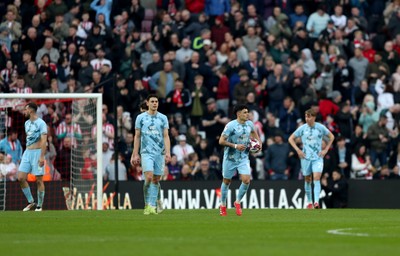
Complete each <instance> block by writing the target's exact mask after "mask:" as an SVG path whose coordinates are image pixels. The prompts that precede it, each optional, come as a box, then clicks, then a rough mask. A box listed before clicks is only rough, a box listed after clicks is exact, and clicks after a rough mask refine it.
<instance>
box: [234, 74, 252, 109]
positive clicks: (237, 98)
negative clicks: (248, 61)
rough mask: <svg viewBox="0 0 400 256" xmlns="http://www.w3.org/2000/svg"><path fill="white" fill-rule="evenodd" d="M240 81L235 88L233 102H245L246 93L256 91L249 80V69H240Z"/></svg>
mask: <svg viewBox="0 0 400 256" xmlns="http://www.w3.org/2000/svg"><path fill="white" fill-rule="evenodd" d="M239 77H240V82H239V83H238V84H236V85H235V88H234V89H233V98H234V101H233V104H245V103H246V95H247V94H248V93H250V92H252V93H256V91H255V89H254V87H253V86H251V84H250V81H249V75H248V71H247V70H246V69H242V70H240V71H239Z"/></svg>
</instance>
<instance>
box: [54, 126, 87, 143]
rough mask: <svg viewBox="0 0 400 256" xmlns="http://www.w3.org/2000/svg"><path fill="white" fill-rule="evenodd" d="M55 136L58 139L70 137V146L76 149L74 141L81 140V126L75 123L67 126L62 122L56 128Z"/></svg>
mask: <svg viewBox="0 0 400 256" xmlns="http://www.w3.org/2000/svg"><path fill="white" fill-rule="evenodd" d="M56 135H57V138H58V139H64V138H65V137H70V138H71V144H72V146H73V147H76V146H77V145H78V143H77V141H76V139H77V138H82V130H81V126H80V125H79V124H77V123H75V124H67V123H65V121H63V122H62V123H60V124H59V125H58V126H57V129H56Z"/></svg>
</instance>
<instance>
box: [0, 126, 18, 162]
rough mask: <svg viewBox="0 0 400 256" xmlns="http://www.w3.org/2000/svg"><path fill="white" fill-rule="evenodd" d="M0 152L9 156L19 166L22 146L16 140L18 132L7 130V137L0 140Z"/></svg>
mask: <svg viewBox="0 0 400 256" xmlns="http://www.w3.org/2000/svg"><path fill="white" fill-rule="evenodd" d="M0 151H3V152H4V153H5V155H10V156H11V158H12V160H13V162H14V163H16V164H17V165H19V163H20V161H21V157H22V146H21V142H20V141H19V139H18V132H17V130H14V129H12V128H10V129H8V130H7V136H6V137H5V138H4V139H2V140H0Z"/></svg>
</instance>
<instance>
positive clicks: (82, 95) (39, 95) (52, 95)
mask: <svg viewBox="0 0 400 256" xmlns="http://www.w3.org/2000/svg"><path fill="white" fill-rule="evenodd" d="M1 98H3V99H21V98H22V99H96V110H97V111H96V129H97V132H96V151H97V154H96V157H97V159H96V161H97V175H96V176H97V180H96V185H97V191H96V198H97V210H103V172H102V170H103V161H102V152H103V148H102V133H103V131H102V111H101V110H102V106H103V98H102V94H101V93H27V94H22V93H4V94H2V95H1Z"/></svg>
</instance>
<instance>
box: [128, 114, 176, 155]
mask: <svg viewBox="0 0 400 256" xmlns="http://www.w3.org/2000/svg"><path fill="white" fill-rule="evenodd" d="M135 129H139V130H140V133H141V137H140V154H151V155H155V156H160V154H163V155H164V154H165V145H164V129H169V125H168V119H167V117H166V116H165V115H164V114H161V113H160V112H157V114H155V115H150V114H149V113H148V112H143V113H141V114H140V115H138V116H137V118H136V122H135Z"/></svg>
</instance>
